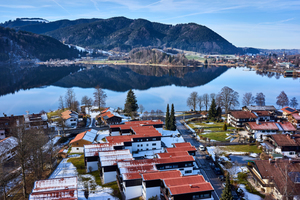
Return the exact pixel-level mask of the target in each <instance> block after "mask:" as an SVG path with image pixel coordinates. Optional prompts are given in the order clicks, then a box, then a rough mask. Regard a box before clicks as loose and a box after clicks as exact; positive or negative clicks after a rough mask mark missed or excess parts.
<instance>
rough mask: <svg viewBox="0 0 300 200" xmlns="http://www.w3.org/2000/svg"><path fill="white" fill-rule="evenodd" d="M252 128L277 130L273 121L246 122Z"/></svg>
mask: <svg viewBox="0 0 300 200" xmlns="http://www.w3.org/2000/svg"><path fill="white" fill-rule="evenodd" d="M247 124H249V126H250V128H251V129H252V130H279V128H278V127H277V126H276V123H275V122H259V123H258V124H257V123H256V122H247Z"/></svg>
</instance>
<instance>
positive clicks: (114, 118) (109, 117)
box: [96, 111, 122, 125]
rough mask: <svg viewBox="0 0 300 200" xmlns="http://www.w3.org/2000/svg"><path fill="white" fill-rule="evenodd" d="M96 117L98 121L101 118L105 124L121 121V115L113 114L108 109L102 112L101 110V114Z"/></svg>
mask: <svg viewBox="0 0 300 200" xmlns="http://www.w3.org/2000/svg"><path fill="white" fill-rule="evenodd" d="M99 118H100V119H99ZM96 119H97V120H98V121H99V120H101V121H102V123H104V124H106V125H111V124H120V123H121V122H122V117H121V116H118V115H115V114H113V113H111V112H110V111H106V112H103V113H102V112H101V114H100V115H99V116H97V117H96Z"/></svg>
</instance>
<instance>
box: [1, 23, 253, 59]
mask: <svg viewBox="0 0 300 200" xmlns="http://www.w3.org/2000/svg"><path fill="white" fill-rule="evenodd" d="M0 26H4V27H5V26H10V27H14V28H15V29H17V30H25V31H30V32H33V33H38V34H45V35H48V36H51V37H54V38H56V39H58V40H60V41H63V42H65V43H67V44H74V45H79V46H83V47H89V48H97V49H102V50H112V49H114V50H121V51H126V52H129V51H130V50H132V49H133V48H136V47H148V46H152V47H170V48H177V49H182V50H189V51H195V52H200V53H223V54H225V53H228V54H233V53H241V54H243V53H246V52H248V50H251V52H252V51H253V49H248V48H243V49H242V48H237V47H236V46H234V45H232V44H231V43H229V42H228V41H227V40H226V39H224V38H223V37H222V36H220V35H219V34H217V33H216V32H214V31H213V30H211V29H209V28H207V27H206V26H202V25H199V24H196V23H188V24H177V25H170V24H162V23H156V22H150V21H148V20H145V19H128V18H125V17H114V18H109V19H78V20H73V21H70V20H59V21H54V22H49V23H35V24H27V25H22V24H20V22H18V23H17V22H15V24H14V21H12V22H10V23H8V22H7V23H3V24H0Z"/></svg>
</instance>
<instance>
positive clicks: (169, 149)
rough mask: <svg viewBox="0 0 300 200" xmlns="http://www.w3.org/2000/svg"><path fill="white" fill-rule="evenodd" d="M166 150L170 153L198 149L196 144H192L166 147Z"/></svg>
mask: <svg viewBox="0 0 300 200" xmlns="http://www.w3.org/2000/svg"><path fill="white" fill-rule="evenodd" d="M166 151H167V152H168V153H174V152H182V151H197V149H196V148H195V147H194V146H191V147H176V148H166Z"/></svg>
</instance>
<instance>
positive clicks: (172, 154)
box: [157, 151, 189, 158]
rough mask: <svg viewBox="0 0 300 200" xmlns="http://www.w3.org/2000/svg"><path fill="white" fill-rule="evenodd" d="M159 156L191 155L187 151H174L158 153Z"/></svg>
mask: <svg viewBox="0 0 300 200" xmlns="http://www.w3.org/2000/svg"><path fill="white" fill-rule="evenodd" d="M157 156H158V158H167V157H175V156H189V153H188V152H187V151H180V152H173V153H157Z"/></svg>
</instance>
